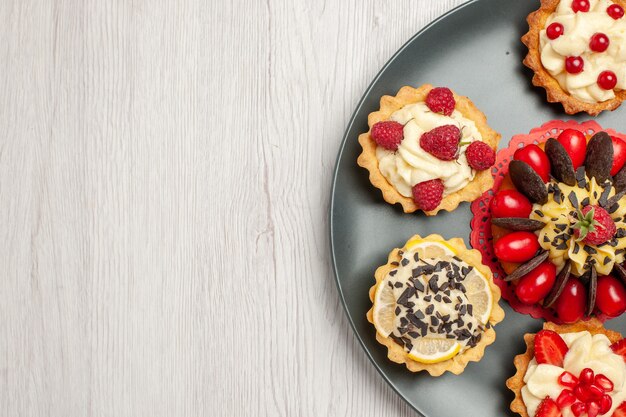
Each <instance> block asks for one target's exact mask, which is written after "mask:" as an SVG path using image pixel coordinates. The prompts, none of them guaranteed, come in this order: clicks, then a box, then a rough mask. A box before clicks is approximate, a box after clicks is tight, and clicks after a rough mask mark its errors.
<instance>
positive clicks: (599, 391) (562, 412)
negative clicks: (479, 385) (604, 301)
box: [506, 319, 626, 417]
mask: <svg viewBox="0 0 626 417" xmlns="http://www.w3.org/2000/svg"><path fill="white" fill-rule="evenodd" d="M524 341H525V342H526V352H525V353H524V354H521V355H518V356H516V357H515V360H514V364H515V368H516V371H517V372H516V374H515V375H514V376H513V377H511V378H509V379H508V380H507V382H506V385H507V387H508V388H509V389H510V390H512V391H513V392H514V393H515V399H514V400H513V402H512V403H511V410H512V411H514V412H516V413H518V414H520V415H521V416H523V417H533V416H535V417H544V416H556V417H558V416H564V417H570V416H575V417H579V416H584V417H597V416H607V417H611V416H613V417H622V416H624V415H626V362H625V361H626V357H625V354H626V349H625V347H626V340H625V339H623V338H622V336H621V335H620V334H619V333H617V332H614V331H611V330H607V329H605V328H604V327H602V324H601V322H600V321H598V320H595V319H593V320H589V321H587V322H579V323H576V324H571V325H556V324H554V323H545V324H544V328H543V330H541V331H539V332H538V333H537V334H526V335H525V336H524Z"/></svg>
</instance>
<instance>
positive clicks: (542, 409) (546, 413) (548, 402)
mask: <svg viewBox="0 0 626 417" xmlns="http://www.w3.org/2000/svg"><path fill="white" fill-rule="evenodd" d="M535 417H561V410H559V406H557V405H556V403H555V402H554V401H553V400H552V399H551V398H550V397H546V398H544V400H543V401H542V402H541V404H539V407H537V412H536V413H535Z"/></svg>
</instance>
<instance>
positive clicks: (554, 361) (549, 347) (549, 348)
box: [535, 330, 569, 366]
mask: <svg viewBox="0 0 626 417" xmlns="http://www.w3.org/2000/svg"><path fill="white" fill-rule="evenodd" d="M568 350H569V349H568V348H567V345H566V344H565V342H564V341H563V339H562V338H561V336H559V334H558V333H557V332H554V331H552V330H540V331H539V333H537V334H536V335H535V359H537V363H540V364H541V363H547V364H550V365H555V366H563V359H564V358H565V354H566V353H567V351H568Z"/></svg>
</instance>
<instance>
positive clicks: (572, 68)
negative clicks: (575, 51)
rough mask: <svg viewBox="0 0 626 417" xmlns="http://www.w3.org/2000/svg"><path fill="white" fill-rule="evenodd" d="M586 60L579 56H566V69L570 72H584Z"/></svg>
mask: <svg viewBox="0 0 626 417" xmlns="http://www.w3.org/2000/svg"><path fill="white" fill-rule="evenodd" d="M583 68H585V61H583V59H582V58H581V57H579V56H568V57H567V58H565V71H567V72H569V73H570V74H578V73H581V72H583Z"/></svg>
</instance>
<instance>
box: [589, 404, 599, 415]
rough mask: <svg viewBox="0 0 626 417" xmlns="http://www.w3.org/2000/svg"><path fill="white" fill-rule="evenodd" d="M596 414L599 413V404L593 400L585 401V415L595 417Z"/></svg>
mask: <svg viewBox="0 0 626 417" xmlns="http://www.w3.org/2000/svg"><path fill="white" fill-rule="evenodd" d="M598 414H600V405H599V404H598V403H597V402H595V401H591V402H589V403H587V417H597V416H598Z"/></svg>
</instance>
